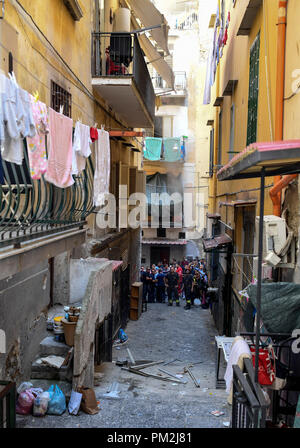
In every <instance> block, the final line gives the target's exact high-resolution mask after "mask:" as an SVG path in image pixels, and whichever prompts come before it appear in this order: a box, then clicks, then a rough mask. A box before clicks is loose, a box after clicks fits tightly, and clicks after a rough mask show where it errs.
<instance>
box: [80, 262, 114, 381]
mask: <svg viewBox="0 0 300 448" xmlns="http://www.w3.org/2000/svg"><path fill="white" fill-rule="evenodd" d="M92 264H93V265H94V268H93V269H94V270H93V271H92V272H90V273H89V280H88V284H87V288H86V292H85V296H84V299H83V302H82V308H81V313H80V318H79V320H78V322H77V325H76V332H75V338H74V370H73V387H74V388H76V387H78V386H86V387H93V381H94V339H95V330H96V326H97V325H98V324H99V323H101V322H103V321H104V319H105V318H106V317H107V316H108V315H109V314H110V313H111V306H112V305H111V300H112V265H113V263H112V262H110V261H105V262H103V261H101V260H97V259H94V260H93V261H92V260H91V261H90V265H92ZM83 274H84V273H83Z"/></svg>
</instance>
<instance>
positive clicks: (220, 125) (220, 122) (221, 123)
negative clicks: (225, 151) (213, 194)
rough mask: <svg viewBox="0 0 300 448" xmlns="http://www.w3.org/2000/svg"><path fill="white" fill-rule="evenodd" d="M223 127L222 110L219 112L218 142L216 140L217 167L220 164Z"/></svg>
mask: <svg viewBox="0 0 300 448" xmlns="http://www.w3.org/2000/svg"><path fill="white" fill-rule="evenodd" d="M222 128H223V111H222V110H221V112H220V114H219V142H218V169H219V168H220V166H221V165H222V130H223V129H222Z"/></svg>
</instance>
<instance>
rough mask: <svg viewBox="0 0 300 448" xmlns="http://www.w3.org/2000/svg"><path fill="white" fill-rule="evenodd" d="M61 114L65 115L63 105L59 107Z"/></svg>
mask: <svg viewBox="0 0 300 448" xmlns="http://www.w3.org/2000/svg"><path fill="white" fill-rule="evenodd" d="M59 113H60V114H63V113H64V106H63V104H62V105H60V107H59Z"/></svg>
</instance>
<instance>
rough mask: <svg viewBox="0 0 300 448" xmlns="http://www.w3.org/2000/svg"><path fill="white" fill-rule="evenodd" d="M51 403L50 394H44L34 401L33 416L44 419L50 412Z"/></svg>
mask: <svg viewBox="0 0 300 448" xmlns="http://www.w3.org/2000/svg"><path fill="white" fill-rule="evenodd" d="M49 401H50V394H49V392H42V393H41V394H40V395H38V396H37V397H36V398H35V399H34V403H33V415H34V416H35V417H44V416H45V415H46V413H47V410H48V404H49Z"/></svg>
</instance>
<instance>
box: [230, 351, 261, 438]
mask: <svg viewBox="0 0 300 448" xmlns="http://www.w3.org/2000/svg"><path fill="white" fill-rule="evenodd" d="M254 376H255V375H254V368H253V365H252V361H251V360H250V359H245V360H244V372H242V371H241V369H240V368H239V366H237V365H234V366H233V393H232V421H231V426H232V428H245V429H248V428H251V429H255V428H265V427H266V415H267V409H268V407H269V403H268V402H267V401H266V398H265V396H264V394H263V391H262V389H261V387H260V386H259V385H258V384H257V383H256V382H255V378H254Z"/></svg>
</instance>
